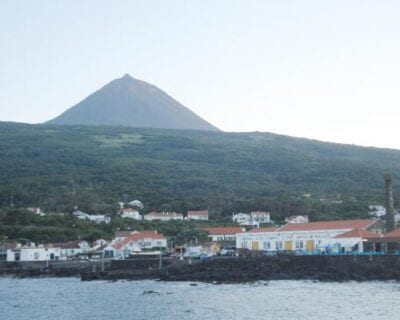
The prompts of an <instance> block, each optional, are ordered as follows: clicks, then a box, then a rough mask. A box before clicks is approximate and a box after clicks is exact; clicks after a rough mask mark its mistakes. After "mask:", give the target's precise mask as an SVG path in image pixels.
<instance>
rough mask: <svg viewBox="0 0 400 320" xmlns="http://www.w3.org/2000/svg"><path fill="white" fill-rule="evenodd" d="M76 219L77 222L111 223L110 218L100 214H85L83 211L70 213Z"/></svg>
mask: <svg viewBox="0 0 400 320" xmlns="http://www.w3.org/2000/svg"><path fill="white" fill-rule="evenodd" d="M72 214H73V215H74V216H75V217H76V218H77V219H79V220H89V221H92V222H95V223H102V222H104V223H107V224H108V223H110V222H111V218H110V217H107V216H105V215H102V214H87V213H85V212H83V211H79V210H78V211H74V212H73V213H72Z"/></svg>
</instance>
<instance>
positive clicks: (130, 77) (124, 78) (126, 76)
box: [120, 73, 135, 80]
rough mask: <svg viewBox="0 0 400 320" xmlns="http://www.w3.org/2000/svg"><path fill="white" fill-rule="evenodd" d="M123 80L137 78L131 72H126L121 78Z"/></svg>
mask: <svg viewBox="0 0 400 320" xmlns="http://www.w3.org/2000/svg"><path fill="white" fill-rule="evenodd" d="M120 79H121V80H135V78H134V77H132V76H131V75H130V74H129V73H125V74H124V75H123V77H121V78H120Z"/></svg>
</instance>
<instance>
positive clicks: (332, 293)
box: [0, 278, 400, 320]
mask: <svg viewBox="0 0 400 320" xmlns="http://www.w3.org/2000/svg"><path fill="white" fill-rule="evenodd" d="M399 297H400V283H397V282H363V283H357V282H347V283H318V282H315V283H314V282H311V281H270V282H259V283H256V284H233V285H231V284H229V285H212V284H204V283H196V284H193V283H189V282H157V281H118V282H104V281H94V282H81V281H80V280H79V279H77V278H47V279H12V278H0V319H1V320H9V319H10V320H19V319H21V320H22V319H23V320H29V319H40V320H44V319H52V320H54V319H56V320H64V319H65V320H67V319H68V320H76V319H79V320H81V319H82V320H91V319H93V320H94V319H96V320H103V319H104V320H106V319H107V320H112V319H118V320H125V319H134V320H140V319H143V320H149V319H162V320H164V319H165V320H169V319H171V320H172V319H174V320H175V319H202V320H215V319H229V320H230V319H249V320H250V319H251V320H258V319H263V320H264V319H290V320H293V319H324V320H326V319H363V320H366V319H374V320H376V319H391V320H393V319H400V304H399Z"/></svg>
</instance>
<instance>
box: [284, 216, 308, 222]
mask: <svg viewBox="0 0 400 320" xmlns="http://www.w3.org/2000/svg"><path fill="white" fill-rule="evenodd" d="M285 221H286V222H287V223H307V222H308V216H301V215H297V216H290V217H287V218H285Z"/></svg>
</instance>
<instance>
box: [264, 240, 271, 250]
mask: <svg viewBox="0 0 400 320" xmlns="http://www.w3.org/2000/svg"><path fill="white" fill-rule="evenodd" d="M263 246H264V249H265V250H270V249H271V242H269V241H265V242H264V243H263Z"/></svg>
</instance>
